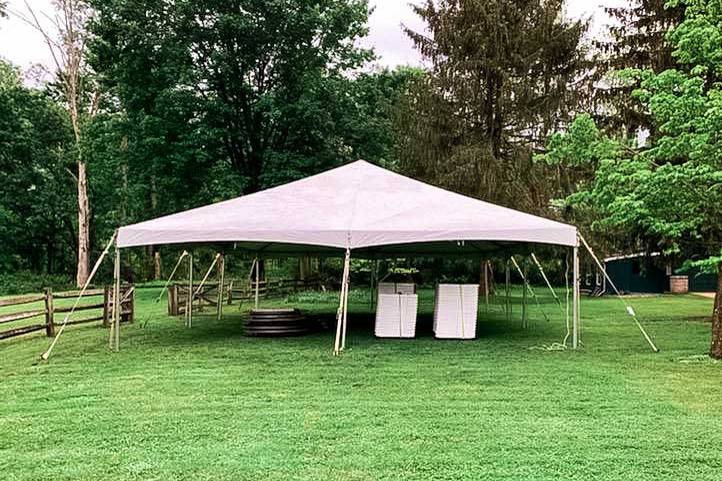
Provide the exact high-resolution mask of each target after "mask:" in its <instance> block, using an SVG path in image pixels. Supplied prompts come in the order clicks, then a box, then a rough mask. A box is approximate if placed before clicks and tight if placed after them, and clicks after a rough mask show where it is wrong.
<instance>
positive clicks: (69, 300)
mask: <svg viewBox="0 0 722 481" xmlns="http://www.w3.org/2000/svg"><path fill="white" fill-rule="evenodd" d="M78 294H80V291H67V292H53V290H52V289H50V288H48V289H45V292H43V293H42V294H26V295H23V296H17V297H9V298H5V299H0V339H7V338H11V337H16V336H22V335H24V334H30V333H32V332H36V331H42V330H44V331H45V333H46V335H47V336H48V337H54V336H55V328H56V326H59V325H60V324H62V323H63V320H64V319H65V316H66V315H67V314H68V313H69V312H70V310H71V309H72V307H73V304H74V302H75V299H76V298H77V297H78ZM120 299H121V303H120V306H121V311H120V316H121V317H120V320H121V322H133V317H134V309H135V307H134V306H135V287H133V286H132V285H121V289H120ZM112 313H113V288H112V287H110V286H108V287H104V288H101V289H88V290H86V291H85V294H83V298H82V299H81V301H80V303H79V304H78V306H77V307H76V308H75V311H74V312H73V315H72V316H71V317H70V318H69V320H68V322H67V324H68V325H73V324H86V323H91V322H102V325H103V326H105V327H107V326H109V325H110V322H111V320H112ZM3 327H7V328H6V329H4V330H3Z"/></svg>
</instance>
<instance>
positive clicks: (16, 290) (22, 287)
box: [0, 271, 75, 308]
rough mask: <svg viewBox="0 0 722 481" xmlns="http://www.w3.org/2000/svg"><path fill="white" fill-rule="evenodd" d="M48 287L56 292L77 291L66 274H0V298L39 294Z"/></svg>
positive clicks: (28, 272) (20, 272) (26, 272)
mask: <svg viewBox="0 0 722 481" xmlns="http://www.w3.org/2000/svg"><path fill="white" fill-rule="evenodd" d="M47 287H51V288H53V290H54V291H69V290H72V289H75V283H73V282H72V281H71V279H70V277H68V276H67V275H66V274H38V273H36V272H33V271H16V272H13V273H9V272H5V273H4V272H0V296H11V295H16V294H31V293H39V292H43V291H44V290H45V288H47ZM38 307H39V308H40V306H38Z"/></svg>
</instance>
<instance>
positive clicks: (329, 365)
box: [0, 290, 722, 481]
mask: <svg viewBox="0 0 722 481" xmlns="http://www.w3.org/2000/svg"><path fill="white" fill-rule="evenodd" d="M157 292H158V291H157V290H140V291H139V292H138V295H137V301H138V303H137V317H136V322H135V324H133V325H127V326H123V329H122V336H121V352H120V353H117V354H114V353H110V352H108V348H107V344H108V338H107V331H106V330H103V329H102V328H100V327H95V326H83V327H74V328H69V329H68V330H67V331H66V332H65V334H64V335H63V337H62V338H61V340H60V342H59V343H58V345H57V347H56V349H55V351H54V354H53V356H52V357H51V359H50V361H49V362H47V363H39V362H38V361H37V358H38V356H39V354H40V353H41V352H42V351H43V350H44V349H45V348H46V346H47V344H48V339H47V338H45V337H43V336H42V335H37V336H29V337H26V338H20V339H15V340H10V341H3V342H1V343H0V369H1V370H2V381H1V382H0V398H1V399H2V402H1V403H0V433H1V434H0V479H3V480H7V481H10V480H41V479H53V480H79V479H104V480H107V479H124V480H126V479H128V480H151V479H153V480H175V479H178V480H180V479H192V480H276V479H293V480H321V479H334V480H351V479H354V480H376V479H387V480H396V479H413V480H439V479H448V480H452V479H453V480H458V479H468V480H479V479H494V480H497V479H510V480H511V479H514V480H517V479H535V480H536V479H579V480H589V479H608V480H619V479H635V480H640V479H650V480H652V479H654V480H659V479H668V480H681V479H685V480H691V479H699V480H701V479H709V480H718V479H720V470H721V469H722V414H721V413H722V389H721V388H722V364H720V363H715V362H712V361H710V360H707V359H706V358H704V357H697V356H698V355H700V354H704V353H705V352H706V351H707V348H708V343H709V330H710V328H709V324H708V323H707V322H705V320H704V316H707V315H708V314H709V313H710V310H711V302H712V301H711V300H709V299H704V298H700V297H694V296H664V297H647V298H638V299H632V303H633V304H634V306H635V308H636V310H637V311H638V314H639V317H640V319H642V320H643V322H644V323H645V325H646V326H647V328H648V330H649V333H650V335H651V336H652V337H653V338H654V340H655V341H656V342H657V344H658V345H659V347H660V349H661V352H660V353H658V354H654V353H652V352H651V351H650V350H649V348H648V346H647V344H646V343H645V341H644V339H643V338H642V336H641V335H640V334H639V332H638V331H637V329H636V327H635V326H634V325H633V323H632V322H631V320H630V319H629V318H628V317H626V314H625V313H624V311H623V308H622V307H621V304H620V303H619V301H618V300H616V299H612V298H608V299H588V298H584V299H583V302H582V316H583V319H584V326H583V342H584V348H583V349H582V350H580V351H577V352H573V351H571V350H567V351H547V350H544V349H541V348H540V347H541V346H543V345H548V344H551V343H553V342H557V341H559V340H561V338H562V336H563V330H564V328H563V320H562V318H561V317H560V314H559V311H558V310H555V309H556V306H555V305H554V304H552V303H551V302H550V301H549V299H544V303H543V305H544V309H545V310H546V311H547V313H548V314H550V316H551V317H552V320H551V321H550V322H548V323H547V322H545V321H544V320H543V319H542V316H541V314H540V312H539V309H538V308H536V307H534V306H533V305H532V307H531V308H530V309H531V319H532V322H531V324H532V325H531V328H529V329H527V330H522V329H521V328H520V323H519V306H518V305H517V306H515V311H514V319H513V320H512V321H511V322H509V321H507V320H506V319H505V316H504V315H503V314H502V312H501V310H500V308H499V306H496V305H492V306H491V308H490V312H489V313H487V312H486V310H485V308H483V307H482V308H481V314H480V320H479V327H478V333H479V339H478V340H476V341H437V340H434V339H433V338H432V337H431V336H430V334H429V330H430V329H429V325H430V317H429V313H430V312H431V309H432V303H431V301H432V300H433V294H432V293H431V292H430V291H424V292H423V293H422V297H423V299H422V300H423V302H422V303H421V309H422V311H423V315H422V316H421V319H420V326H419V331H420V334H419V338H418V339H414V340H378V339H375V338H374V337H373V335H372V327H371V326H372V324H371V322H370V319H371V316H370V315H369V314H366V312H367V309H368V303H367V301H366V299H365V298H364V296H365V293H363V292H361V291H354V292H353V293H352V294H353V295H352V298H351V306H350V307H351V322H352V324H351V327H350V331H349V343H348V344H349V346H348V350H347V351H346V353H345V354H344V355H343V356H341V357H339V358H336V357H333V356H332V355H331V349H332V344H333V334H332V333H331V332H325V333H320V334H316V335H312V336H308V337H302V338H287V339H255V338H246V337H243V335H242V330H241V313H240V311H239V308H238V306H233V307H232V308H228V309H226V314H227V315H226V317H225V318H224V319H223V320H222V321H220V322H218V321H216V320H215V319H213V318H211V316H205V317H204V316H197V317H196V319H195V322H194V324H193V328H192V329H186V328H185V327H184V326H183V323H182V321H180V320H178V319H172V318H168V317H166V316H165V313H164V309H165V303H164V302H163V303H161V304H153V302H152V299H153V296H154V295H157ZM517 293H518V291H517ZM264 304H265V305H271V304H273V305H284V304H288V305H293V306H298V307H302V308H305V309H308V310H311V311H313V312H319V313H321V312H326V313H333V312H334V311H335V304H334V302H333V299H332V297H331V296H330V295H325V296H324V295H312V294H306V295H297V296H295V297H293V298H291V299H289V300H287V301H284V300H276V301H273V302H272V301H266V302H265V303H264Z"/></svg>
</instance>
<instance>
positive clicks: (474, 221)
mask: <svg viewBox="0 0 722 481" xmlns="http://www.w3.org/2000/svg"><path fill="white" fill-rule="evenodd" d="M226 242H232V243H234V244H235V245H236V246H237V248H241V249H245V250H247V251H251V252H255V253H256V254H262V255H264V256H270V255H284V254H285V255H293V254H314V255H324V254H329V255H330V254H334V253H336V254H340V253H342V252H345V255H346V256H345V257H346V261H345V269H344V271H345V273H344V282H343V283H342V296H341V302H340V306H339V321H340V322H339V326H341V325H343V329H341V327H339V330H337V339H336V351H338V350H339V349H342V348H343V344H344V338H345V317H346V313H345V311H346V309H345V304H346V302H347V301H346V296H347V294H348V269H349V268H348V262H349V258H350V254H351V252H353V253H354V256H363V257H383V256H395V255H405V256H408V255H444V256H447V255H461V256H465V255H477V256H478V255H482V254H484V253H487V252H489V251H493V250H499V249H507V250H508V249H513V248H514V247H515V246H517V245H519V244H520V243H537V244H552V245H561V246H568V247H572V248H573V249H574V254H575V255H574V261H575V266H574V274H575V279H574V286H575V289H574V293H575V296H574V308H573V311H572V312H573V314H574V316H573V318H574V321H575V322H574V323H573V325H574V327H576V326H577V316H578V309H577V306H578V301H577V299H578V295H577V291H578V282H577V278H578V276H577V273H578V262H577V255H576V254H577V245H578V240H577V229H576V228H575V227H574V226H571V225H567V224H562V223H559V222H555V221H552V220H549V219H545V218H542V217H537V216H533V215H530V214H526V213H523V212H519V211H516V210H512V209H507V208H505V207H500V206H497V205H494V204H490V203H488V202H483V201H480V200H477V199H472V198H469V197H465V196H463V195H460V194H456V193H454V192H449V191H446V190H443V189H440V188H437V187H433V186H431V185H428V184H425V183H423V182H419V181H416V180H413V179H410V178H408V177H404V176H402V175H399V174H396V173H394V172H391V171H389V170H386V169H383V168H381V167H378V166H375V165H373V164H370V163H368V162H365V161H362V160H359V161H357V162H353V163H351V164H348V165H344V166H342V167H339V168H336V169H333V170H329V171H327V172H323V173H321V174H318V175H314V176H312V177H308V178H305V179H302V180H299V181H296V182H291V183H289V184H285V185H282V186H279V187H275V188H272V189H268V190H264V191H261V192H257V193H255V194H251V195H247V196H242V197H238V198H235V199H231V200H227V201H224V202H219V203H216V204H211V205H208V206H204V207H199V208H197V209H191V210H188V211H185V212H180V213H177V214H173V215H168V216H165V217H160V218H157V219H153V220H149V221H146V222H141V223H138V224H133V225H129V226H125V227H121V228H120V230H119V231H118V237H117V247H118V248H124V247H134V246H144V245H158V244H192V243H226ZM339 338H340V339H339ZM576 339H577V338H576V336H574V338H573V344H574V345H576Z"/></svg>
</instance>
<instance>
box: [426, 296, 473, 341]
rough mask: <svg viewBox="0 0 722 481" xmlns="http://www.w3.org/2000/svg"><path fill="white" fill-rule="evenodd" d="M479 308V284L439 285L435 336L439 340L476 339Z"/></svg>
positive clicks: (435, 308) (435, 312)
mask: <svg viewBox="0 0 722 481" xmlns="http://www.w3.org/2000/svg"><path fill="white" fill-rule="evenodd" d="M478 308H479V285H478V284H439V285H438V286H437V287H436V300H435V303H434V335H435V336H436V337H437V338H439V339H474V338H475V337H476V317H477V313H478Z"/></svg>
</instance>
